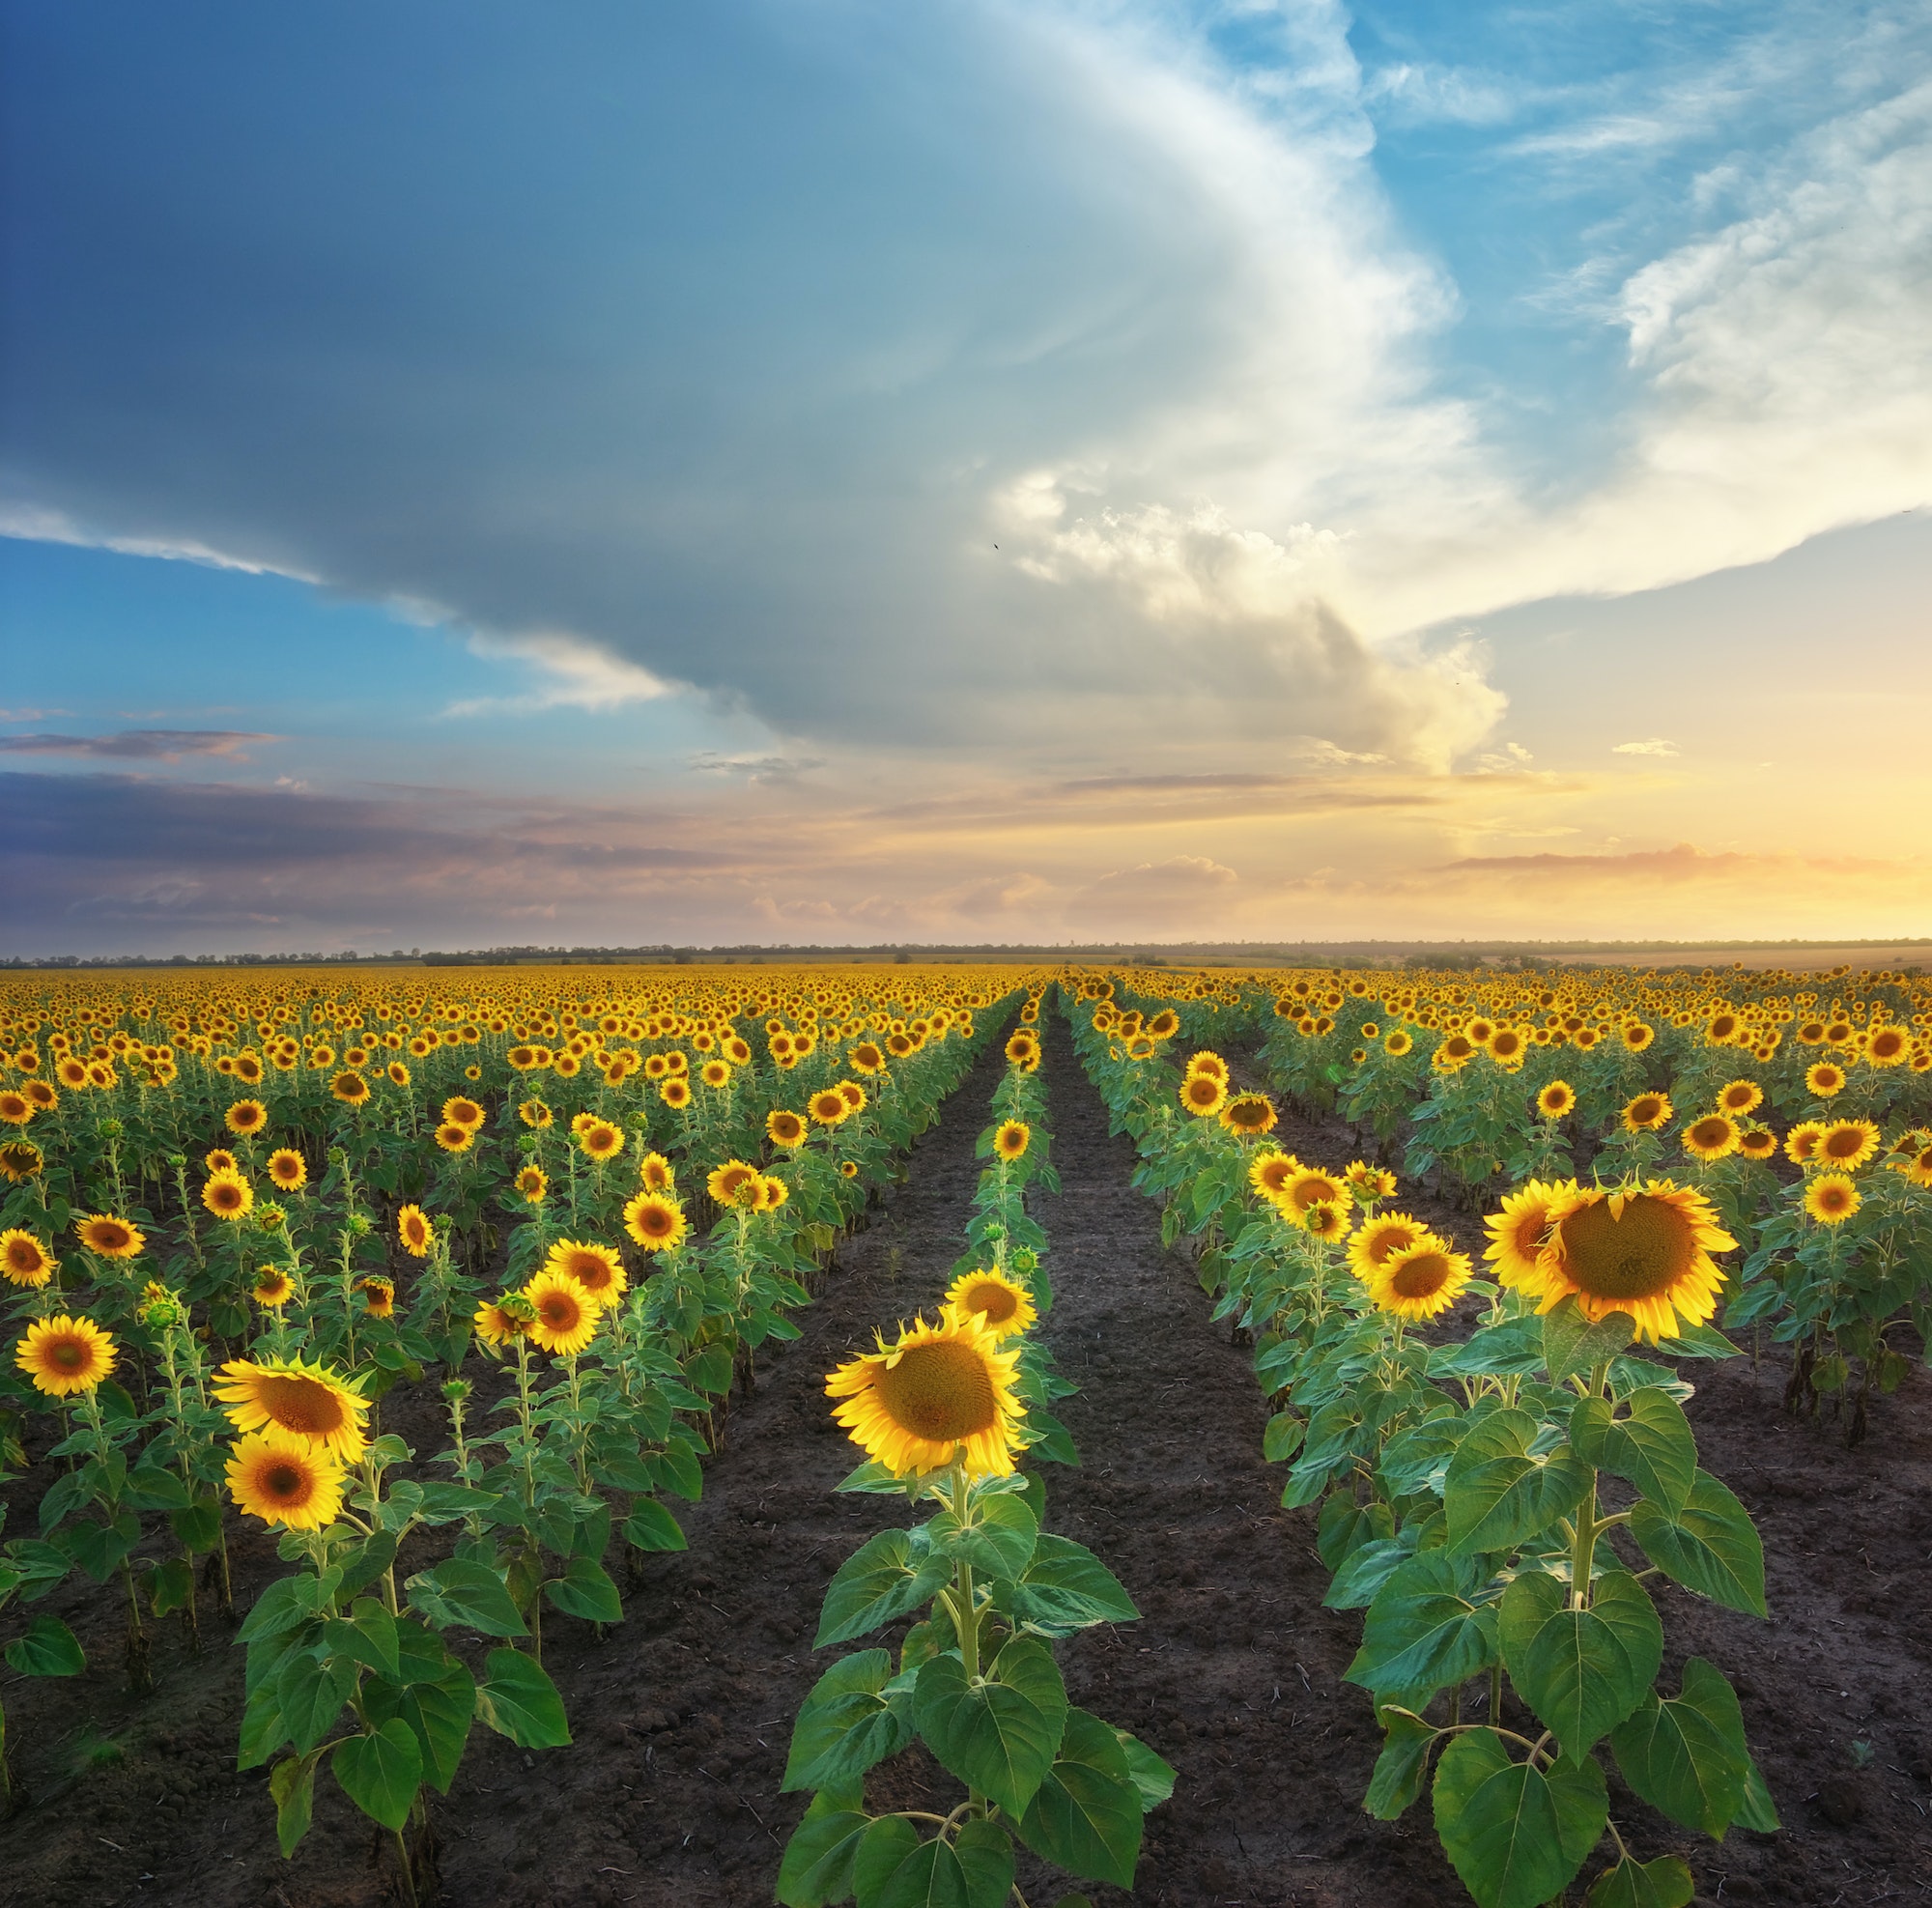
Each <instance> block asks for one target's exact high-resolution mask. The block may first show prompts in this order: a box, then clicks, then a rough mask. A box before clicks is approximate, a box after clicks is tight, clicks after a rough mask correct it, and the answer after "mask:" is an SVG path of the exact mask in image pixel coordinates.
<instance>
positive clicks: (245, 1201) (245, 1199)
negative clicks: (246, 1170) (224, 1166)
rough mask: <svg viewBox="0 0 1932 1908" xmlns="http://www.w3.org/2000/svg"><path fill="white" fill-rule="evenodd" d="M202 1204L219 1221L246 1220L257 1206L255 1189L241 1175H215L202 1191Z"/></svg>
mask: <svg viewBox="0 0 1932 1908" xmlns="http://www.w3.org/2000/svg"><path fill="white" fill-rule="evenodd" d="M201 1203H202V1204H203V1205H204V1206H205V1207H207V1208H208V1210H210V1211H211V1212H213V1214H214V1216H215V1217H216V1218H217V1219H244V1218H246V1217H247V1216H248V1211H249V1209H250V1208H251V1207H253V1205H254V1204H255V1189H254V1187H253V1186H251V1185H250V1184H249V1183H248V1182H247V1181H246V1180H244V1179H243V1178H242V1177H241V1174H240V1173H214V1174H212V1175H211V1176H210V1178H209V1182H208V1183H207V1184H206V1185H205V1186H203V1187H202V1189H201Z"/></svg>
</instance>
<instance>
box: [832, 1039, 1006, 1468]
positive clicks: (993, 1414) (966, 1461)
mask: <svg viewBox="0 0 1932 1908" xmlns="http://www.w3.org/2000/svg"><path fill="white" fill-rule="evenodd" d="M1015 1038H1017V1036H1016V1037H1015ZM877 1343H878V1348H879V1349H878V1350H877V1351H876V1352H867V1353H862V1354H861V1355H860V1356H858V1357H856V1358H852V1359H849V1360H847V1362H846V1363H844V1364H842V1365H840V1366H839V1367H838V1370H837V1371H836V1372H833V1373H832V1374H831V1375H830V1377H828V1378H827V1379H826V1381H825V1392H826V1396H827V1397H829V1398H836V1399H838V1401H839V1403H838V1406H837V1407H836V1408H835V1410H834V1411H833V1416H834V1417H835V1418H836V1419H837V1420H838V1423H839V1424H840V1425H842V1426H843V1427H844V1429H845V1430H846V1431H847V1432H848V1433H849V1434H850V1435H851V1438H852V1440H853V1442H854V1443H856V1444H857V1445H858V1446H859V1447H860V1448H861V1449H862V1450H863V1451H864V1452H865V1453H866V1455H867V1457H868V1458H873V1459H876V1460H877V1461H878V1462H879V1463H880V1464H882V1465H884V1466H885V1467H886V1468H887V1469H888V1470H890V1471H891V1472H892V1473H893V1474H894V1475H895V1476H897V1477H903V1476H904V1475H905V1474H906V1473H907V1472H909V1471H913V1472H920V1473H923V1472H925V1471H930V1470H939V1469H942V1468H944V1467H946V1466H948V1465H951V1464H952V1462H953V1459H954V1456H955V1454H956V1455H957V1456H958V1458H959V1461H960V1462H961V1463H962V1464H963V1466H964V1467H965V1468H966V1470H967V1472H968V1473H969V1474H970V1475H972V1476H975V1477H1005V1476H1008V1475H1009V1474H1010V1473H1011V1471H1012V1468H1013V1442H1014V1438H1015V1437H1016V1436H1017V1434H1018V1432H1019V1425H1020V1417H1021V1410H1022V1408H1021V1406H1020V1404H1019V1401H1018V1399H1017V1398H1016V1397H1015V1396H1014V1393H1013V1382H1014V1379H1015V1376H1016V1374H1017V1371H1018V1367H1019V1357H1020V1354H1019V1351H1018V1349H1017V1348H1015V1349H1014V1350H1013V1351H1010V1352H1003V1351H1001V1350H1000V1349H999V1346H1000V1342H999V1339H998V1338H997V1337H996V1336H995V1335H994V1333H993V1331H992V1330H991V1328H990V1327H989V1326H988V1325H986V1324H982V1323H981V1321H980V1315H979V1314H978V1313H964V1314H959V1315H955V1316H953V1317H950V1318H942V1319H941V1321H940V1323H939V1324H936V1325H929V1324H926V1323H925V1321H924V1320H923V1319H916V1320H915V1321H914V1322H913V1323H912V1324H911V1325H909V1326H908V1325H901V1326H900V1327H899V1335H898V1337H897V1339H896V1340H895V1342H894V1343H893V1344H892V1345H890V1346H889V1345H887V1343H886V1341H885V1339H884V1338H883V1336H881V1337H879V1338H878V1340H877Z"/></svg>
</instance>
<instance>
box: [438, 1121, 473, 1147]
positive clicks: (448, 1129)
mask: <svg viewBox="0 0 1932 1908" xmlns="http://www.w3.org/2000/svg"><path fill="white" fill-rule="evenodd" d="M436 1143H437V1145H438V1146H440V1147H441V1148H442V1150H443V1152H445V1153H468V1152H469V1149H470V1148H471V1147H472V1146H473V1145H475V1143H476V1128H475V1127H474V1126H459V1125H457V1124H456V1122H455V1121H454V1120H445V1121H444V1122H443V1123H442V1125H440V1126H439V1127H438V1128H437V1129H436Z"/></svg>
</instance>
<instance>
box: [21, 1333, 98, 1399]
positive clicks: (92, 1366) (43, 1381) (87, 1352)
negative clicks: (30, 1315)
mask: <svg viewBox="0 0 1932 1908" xmlns="http://www.w3.org/2000/svg"><path fill="white" fill-rule="evenodd" d="M14 1364H16V1365H17V1366H18V1367H19V1368H20V1369H21V1370H22V1371H23V1372H25V1373H26V1375H27V1376H28V1378H30V1379H31V1380H32V1381H33V1383H34V1389H35V1390H37V1391H42V1392H44V1393H45V1394H46V1395H47V1396H48V1397H49V1398H71V1397H72V1396H73V1394H74V1393H75V1392H77V1391H92V1390H93V1389H94V1387H95V1386H96V1385H97V1384H99V1382H100V1381H101V1380H102V1379H103V1378H105V1377H106V1376H107V1374H108V1373H109V1372H111V1371H112V1370H113V1369H114V1341H113V1339H112V1338H110V1337H109V1336H108V1334H107V1333H106V1332H104V1331H102V1330H101V1329H100V1327H99V1325H98V1324H95V1323H94V1321H93V1320H92V1319H71V1318H69V1317H68V1316H67V1315H66V1314H65V1313H63V1314H62V1315H61V1316H60V1317H59V1318H57V1319H40V1320H37V1321H36V1322H35V1323H34V1324H30V1325H29V1326H28V1327H27V1335H26V1337H25V1338H23V1339H21V1340H20V1342H19V1344H17V1345H16V1346H15V1347H14Z"/></svg>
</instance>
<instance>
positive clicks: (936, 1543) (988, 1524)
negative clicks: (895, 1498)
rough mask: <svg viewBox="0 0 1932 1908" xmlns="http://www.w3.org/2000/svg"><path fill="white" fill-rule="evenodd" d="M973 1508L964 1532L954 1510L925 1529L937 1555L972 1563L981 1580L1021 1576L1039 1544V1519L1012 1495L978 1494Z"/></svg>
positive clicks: (1028, 1505)
mask: <svg viewBox="0 0 1932 1908" xmlns="http://www.w3.org/2000/svg"><path fill="white" fill-rule="evenodd" d="M970 1509H971V1511H972V1514H973V1522H972V1523H971V1524H967V1525H966V1526H965V1527H964V1528H963V1529H962V1528H961V1526H960V1524H959V1521H958V1519H956V1518H955V1517H954V1516H953V1515H952V1512H951V1511H941V1512H940V1513H939V1514H938V1516H936V1517H935V1518H933V1519H932V1521H931V1522H930V1523H929V1524H926V1526H925V1534H926V1539H927V1541H928V1542H929V1543H930V1544H931V1546H932V1548H933V1551H934V1552H935V1553H937V1554H940V1555H943V1556H945V1557H947V1558H949V1559H951V1560H952V1561H954V1562H965V1563H970V1564H971V1565H972V1566H973V1568H974V1569H975V1570H976V1571H977V1572H979V1573H980V1576H981V1577H992V1578H1007V1579H1009V1580H1010V1579H1012V1578H1015V1577H1018V1576H1019V1575H1020V1574H1021V1573H1022V1572H1023V1571H1024V1570H1025V1569H1026V1567H1027V1565H1028V1564H1029V1563H1030V1562H1031V1561H1032V1560H1033V1551H1034V1546H1035V1544H1037V1542H1038V1541H1039V1520H1038V1519H1037V1517H1035V1516H1034V1514H1033V1506H1032V1505H1031V1504H1029V1503H1028V1502H1027V1500H1026V1499H1025V1498H1024V1497H1020V1496H1015V1495H1011V1494H1010V1493H1002V1494H1001V1495H998V1496H978V1495H976V1496H975V1498H974V1500H973V1502H972V1504H971V1506H970Z"/></svg>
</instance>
